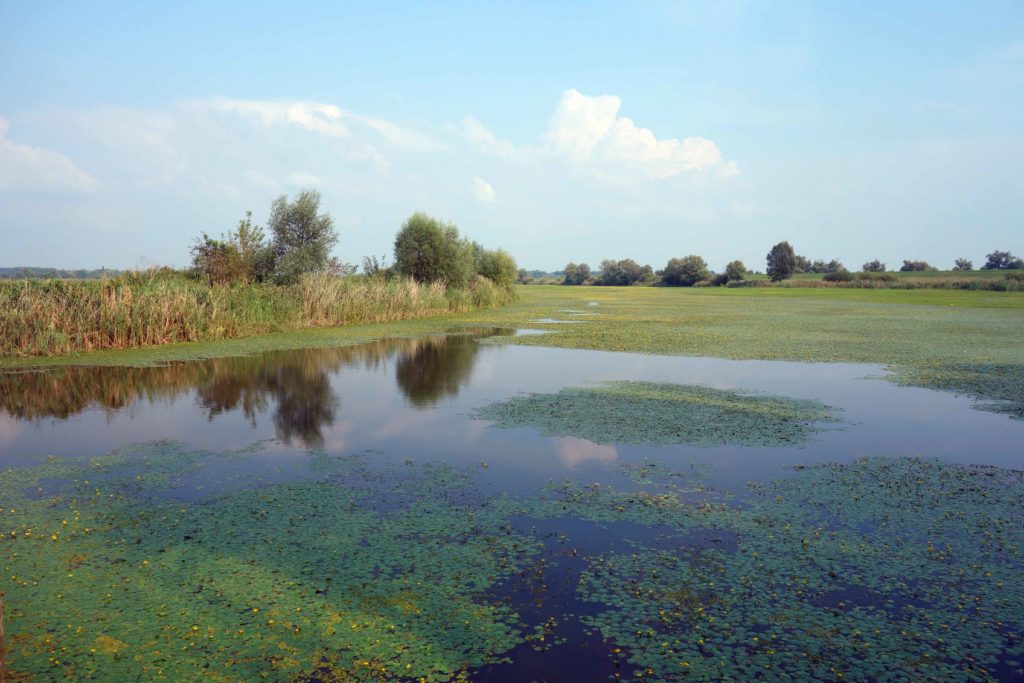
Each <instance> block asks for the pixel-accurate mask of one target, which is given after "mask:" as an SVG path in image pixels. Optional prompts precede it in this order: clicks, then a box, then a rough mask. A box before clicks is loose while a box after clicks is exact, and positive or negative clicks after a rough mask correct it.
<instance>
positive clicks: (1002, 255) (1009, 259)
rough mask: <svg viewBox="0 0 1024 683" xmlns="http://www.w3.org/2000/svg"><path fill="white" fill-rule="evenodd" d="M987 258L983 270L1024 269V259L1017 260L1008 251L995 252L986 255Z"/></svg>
mask: <svg viewBox="0 0 1024 683" xmlns="http://www.w3.org/2000/svg"><path fill="white" fill-rule="evenodd" d="M985 258H986V259H988V260H987V261H986V262H985V265H983V266H982V267H981V269H982V270H1017V269H1020V268H1024V259H1019V258H1016V257H1015V256H1014V255H1013V254H1011V253H1010V252H1008V251H993V252H992V253H991V254H986V255H985Z"/></svg>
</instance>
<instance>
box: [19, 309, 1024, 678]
mask: <svg viewBox="0 0 1024 683" xmlns="http://www.w3.org/2000/svg"><path fill="white" fill-rule="evenodd" d="M513 334H515V332H514V331H513V330H506V329H488V330H474V331H470V332H469V333H462V334H453V335H450V336H435V337H427V338H421V339H403V340H390V341H380V342H375V343H371V344H366V345H361V346H354V347H346V348H338V349H310V350H303V351H281V352H273V353H267V354H263V355H259V356H253V357H244V358H226V359H216V360H208V361H201V362H188V363H184V362H183V363H170V364H167V365H164V366H160V367H151V368H101V367H70V368H62V369H52V370H40V371H31V372H19V373H4V374H0V467H3V468H8V467H15V468H18V467H26V466H29V465H32V464H34V463H37V462H39V457H40V456H45V455H56V456H64V457H69V458H89V457H93V456H96V455H100V454H103V453H107V452H109V451H113V450H116V449H119V448H123V447H125V446H126V445H128V444H132V443H144V442H152V441H157V440H174V441H177V442H180V443H182V444H183V445H184V447H186V448H190V449H201V450H203V451H210V452H215V453H220V452H224V451H235V450H239V449H245V448H247V447H250V446H252V444H254V443H257V442H260V443H261V448H260V450H259V451H258V452H254V453H252V454H251V455H248V456H246V457H245V458H244V459H238V458H231V457H217V456H210V457H209V458H206V459H205V460H204V461H203V462H202V463H201V465H200V466H199V468H198V469H197V470H196V471H195V472H194V473H192V474H190V475H188V476H186V477H185V478H184V479H183V480H182V481H180V482H178V483H177V484H176V485H175V486H173V487H171V488H170V489H168V490H166V491H164V492H162V493H161V494H160V496H162V497H164V498H168V497H170V498H176V499H181V500H183V501H202V500H206V499H208V498H209V496H211V495H213V494H216V493H218V492H224V491H229V490H232V489H234V488H238V487H245V486H250V487H251V486H269V485H271V484H273V483H276V482H283V481H290V480H311V479H316V478H317V477H318V476H319V475H318V473H317V470H316V466H315V464H314V463H313V461H312V460H311V458H310V457H309V455H308V454H309V453H310V452H311V450H312V451H319V450H323V451H326V452H328V453H364V454H367V457H368V458H369V459H370V460H371V461H372V460H377V459H379V460H381V461H384V460H387V461H389V462H405V461H411V462H413V463H416V464H425V463H431V462H444V463H448V464H450V465H453V466H456V467H457V468H466V469H470V470H472V472H473V473H474V475H473V476H474V477H476V478H477V480H478V481H479V483H480V486H481V488H482V490H484V491H486V492H487V493H489V494H509V495H512V496H516V497H528V496H530V495H531V494H532V493H533V492H535V491H537V490H538V488H540V487H542V486H543V485H545V484H546V483H547V482H550V481H561V480H565V479H571V480H575V481H578V482H585V483H593V482H599V483H601V484H610V485H613V486H615V487H617V488H618V489H620V490H634V489H636V488H637V487H638V485H637V484H636V482H635V481H633V480H631V479H630V478H629V477H628V476H627V473H626V472H624V470H623V467H622V466H623V465H630V464H631V465H636V464H640V463H654V464H656V465H665V466H667V467H674V468H679V467H689V466H690V465H691V464H695V465H697V466H699V467H700V470H701V472H703V473H705V474H704V476H705V477H706V482H707V483H708V484H709V485H710V487H712V488H714V489H716V490H718V491H722V492H727V493H730V494H733V495H734V496H736V497H737V498H736V500H739V501H742V500H744V497H745V496H748V495H749V489H748V486H747V485H748V483H750V482H772V481H775V480H779V479H787V478H792V477H794V476H796V473H797V472H800V471H801V469H796V470H795V469H793V466H794V465H797V466H805V467H806V466H812V465H815V464H817V463H824V462H841V463H844V462H845V463H849V462H853V461H854V460H855V459H857V458H860V457H861V456H876V455H881V456H887V457H898V456H916V455H924V456H928V457H933V458H938V459H940V460H942V461H946V462H951V463H960V464H965V465H975V464H981V465H994V466H998V467H1001V468H1012V469H1022V468H1024V448H1022V446H1021V444H1022V443H1024V421H1019V420H1012V419H1008V418H1007V417H1006V416H1005V415H1000V414H995V413H989V412H984V411H980V410H975V409H973V408H972V404H971V401H970V400H969V399H968V398H965V397H960V396H956V395H953V394H949V393H943V392H936V391H930V390H925V389H918V388H910V387H902V386H898V385H896V384H893V383H890V382H888V381H884V379H883V377H884V375H885V374H886V371H885V370H884V369H883V368H881V367H878V366H871V365H858V364H803V363H790V362H776V361H734V360H723V359H713V358H687V357H665V356H648V355H636V354H623V353H610V352H597V351H577V350H566V349H556V348H543V347H521V346H515V345H508V344H504V343H502V341H503V339H504V338H506V337H508V336H510V335H513ZM485 340H486V341H485ZM610 380H645V381H654V382H673V383H680V384H700V385H706V386H710V387H714V388H719V389H742V390H751V391H760V392H770V393H773V394H779V395H783V396H788V397H792V398H799V399H816V400H819V401H822V402H824V403H825V404H827V405H829V406H832V407H834V408H836V409H838V411H839V414H840V417H841V419H842V422H841V423H839V424H835V425H827V426H825V428H824V429H823V430H822V431H820V432H817V433H814V434H812V436H811V438H810V440H809V441H808V442H807V443H806V444H804V445H802V446H800V447H793V448H778V447H775V448H749V447H735V446H728V445H723V446H719V447H712V448H696V447H688V446H685V445H678V446H663V447H648V446H638V445H622V444H596V443H591V442H589V441H586V440H584V439H579V438H570V437H554V438H549V437H544V436H541V435H539V434H537V433H536V432H534V431H533V430H530V429H493V428H491V427H490V424H489V423H487V422H485V421H482V420H477V419H474V418H473V417H472V415H473V413H474V410H475V409H477V408H479V407H482V406H484V405H487V404H489V403H491V402H494V401H500V400H503V399H505V398H508V397H510V396H513V395H516V394H518V393H521V392H538V393H540V392H543V393H548V392H557V391H559V390H560V389H562V388H565V387H570V386H579V385H586V384H588V383H593V382H600V381H610ZM254 482H255V483H254ZM59 490H60V482H59V481H55V482H47V483H46V485H45V486H42V487H41V490H40V491H37V492H36V495H38V496H47V495H52V494H53V493H54V492H56V491H59ZM378 502H379V505H380V508H381V510H382V512H386V511H387V510H388V509H390V508H389V507H388V506H389V505H397V503H394V504H389V503H388V502H387V497H386V496H385V495H381V496H380V498H379V500H378ZM0 503H2V501H0ZM513 526H514V527H515V528H516V529H517V530H518V531H520V532H522V533H524V534H526V535H528V536H530V537H532V538H535V539H539V540H540V541H542V542H543V548H544V549H543V551H542V553H541V557H543V558H545V563H544V564H543V565H539V566H541V569H539V570H537V571H535V572H534V574H533V575H530V574H529V573H527V574H524V575H521V576H519V575H517V576H515V577H511V578H509V579H507V580H504V581H502V582H499V584H498V585H497V586H496V587H492V589H491V593H490V595H491V598H492V599H493V600H495V601H497V603H498V604H504V605H508V606H510V607H512V608H513V609H515V610H516V611H517V613H518V614H519V615H520V617H521V619H522V620H523V622H524V623H529V624H534V625H536V624H543V623H544V622H545V620H547V619H552V618H556V617H558V618H559V619H560V625H559V626H558V627H556V628H553V630H552V634H555V632H557V635H558V638H561V639H563V640H564V641H565V642H562V643H560V644H558V645H555V646H553V647H547V646H545V648H546V649H543V650H542V651H538V650H537V649H536V648H534V647H532V646H531V645H529V644H523V645H520V646H518V647H517V648H516V649H514V650H513V651H512V652H511V653H509V656H510V657H511V658H512V659H513V660H514V661H513V664H492V665H488V666H486V667H484V668H482V669H480V670H478V671H477V672H476V677H477V679H479V680H494V681H518V680H567V679H576V680H598V679H602V678H607V677H609V676H610V677H615V676H616V675H621V676H623V677H630V676H632V675H633V673H634V672H635V670H637V668H636V667H635V666H631V665H629V664H628V663H627V662H626V660H625V658H626V656H627V655H626V654H625V653H624V654H622V655H621V657H618V658H617V657H614V656H613V657H608V656H607V652H608V650H609V648H610V647H611V646H610V645H609V644H608V643H607V642H606V641H605V639H604V638H602V637H601V635H600V634H597V633H595V632H594V630H593V629H588V628H584V626H582V625H581V623H580V622H579V620H578V617H579V616H581V615H595V614H598V613H599V612H601V610H602V607H601V605H598V604H595V603H593V602H584V601H582V600H581V599H580V596H579V595H577V594H576V592H575V587H576V585H577V584H578V583H579V579H580V576H581V572H583V571H584V570H585V569H586V568H587V566H588V565H587V560H586V559H585V558H588V557H596V556H599V555H602V554H607V553H609V552H611V553H613V554H614V553H622V552H628V549H629V548H633V547H635V546H633V545H630V544H636V543H639V544H641V545H644V546H645V547H649V548H677V549H678V548H683V547H687V546H688V544H689V545H695V546H697V547H705V548H706V547H714V548H723V547H725V548H728V547H734V546H735V540H734V539H733V538H732V536H731V535H730V533H731V532H728V531H724V530H721V529H719V530H706V531H705V532H699V533H696V532H695V533H696V535H695V536H693V537H692V538H691V539H690V540H687V541H681V540H680V539H679V537H678V532H677V531H672V530H669V529H667V528H664V527H660V526H658V525H641V524H636V523H633V522H629V521H625V520H619V521H605V522H600V521H593V520H586V519H561V520H559V519H555V520H551V519H535V518H531V517H529V516H525V517H520V518H517V519H516V520H514V525H513ZM694 539H696V540H694ZM624 544H625V545H624ZM645 544H646V545H645ZM624 548H625V550H623V549H624ZM680 552H682V551H680ZM538 585H541V586H544V587H545V588H544V590H543V591H541V593H542V595H541V598H540V600H539V602H538V601H537V600H536V598H537V590H536V587H537V586H538ZM835 594H841V593H835ZM829 595H832V594H829ZM826 598H827V596H826ZM833 602H835V601H833ZM566 614H572V615H573V616H572V617H565V615H566ZM11 628H14V627H13V626H12V627H11ZM995 664H996V663H993V665H995ZM998 666H999V667H1001V668H998V669H997V673H998V677H1000V678H1005V679H1007V680H1010V679H1013V680H1016V679H1017V674H1016V673H1014V671H1015V669H1014V667H1013V666H1012V665H1009V664H1005V662H1002V660H1001V663H999V664H998ZM640 670H642V667H641V669H640Z"/></svg>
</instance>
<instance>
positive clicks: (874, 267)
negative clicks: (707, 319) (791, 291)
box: [519, 242, 1024, 287]
mask: <svg viewBox="0 0 1024 683" xmlns="http://www.w3.org/2000/svg"><path fill="white" fill-rule="evenodd" d="M986 259H987V260H986V262H985V264H984V265H983V266H982V267H981V270H1011V269H1024V259H1020V258H1017V257H1015V256H1013V255H1012V254H1011V253H1010V252H1008V251H994V252H992V253H991V254H988V255H987V256H986ZM766 266H767V267H766V273H767V274H768V276H769V277H770V278H771V279H772V280H773V281H776V282H778V281H781V280H786V279H789V278H790V277H792V276H793V275H796V274H798V273H821V274H823V275H824V279H825V280H830V281H842V280H847V279H852V278H853V275H852V273H850V271H849V270H848V269H847V268H846V266H844V265H843V263H842V261H840V260H839V259H831V260H829V261H825V260H823V259H818V260H814V261H812V260H811V259H809V258H807V257H806V256H801V255H799V254H797V253H796V251H795V250H794V249H793V247H792V245H790V243H789V242H779V243H778V244H776V245H775V246H774V247H772V249H771V251H769V252H768V256H767V258H766ZM973 269H974V265H973V263H972V262H971V261H970V260H968V259H963V258H958V259H956V262H955V264H954V267H953V270H956V271H969V270H973ZM861 270H862V271H863V272H865V273H884V272H886V265H885V264H884V263H882V262H881V261H879V260H878V259H875V260H873V261H868V262H867V263H865V264H864V265H863V266H861ZM899 270H900V271H902V272H914V271H936V270H938V269H937V268H935V267H933V266H931V265H930V264H928V263H927V262H925V261H915V260H909V259H908V260H905V261H903V265H902V266H901V267H900V269H899ZM752 274H754V273H752V272H751V271H750V270H748V269H747V267H746V265H744V263H743V262H742V261H740V260H734V261H730V262H729V263H728V264H726V266H725V268H724V269H723V270H722V272H721V273H716V272H714V271H712V270H711V269H710V268H709V266H708V264H707V262H706V261H705V260H704V259H703V258H702V257H700V256H698V255H696V254H690V255H689V256H683V257H681V258H671V259H669V260H668V263H666V264H665V267H664V268H662V269H661V270H657V271H656V270H654V269H653V268H652V267H651V266H650V265H643V266H641V265H640V264H639V263H637V262H636V261H634V260H633V259H628V258H627V259H622V260H619V261H617V260H614V259H605V260H604V261H602V262H601V266H600V268H599V269H598V270H597V271H594V270H592V269H591V267H590V266H589V265H588V264H586V263H575V262H570V263H567V264H566V265H565V269H564V270H563V271H562V277H561V284H563V285H617V286H623V285H658V284H660V285H667V286H674V287H692V286H694V285H697V284H707V285H727V284H729V283H730V282H739V281H741V280H744V279H746V278H747V277H748V276H750V275H752ZM531 277H532V276H531V274H530V273H529V272H527V271H525V270H521V271H519V281H520V282H524V283H525V282H528V281H529V280H530V279H531Z"/></svg>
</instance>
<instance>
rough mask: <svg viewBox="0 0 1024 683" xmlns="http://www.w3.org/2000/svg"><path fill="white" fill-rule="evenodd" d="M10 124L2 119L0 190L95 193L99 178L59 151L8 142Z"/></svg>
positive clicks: (0, 117)
mask: <svg viewBox="0 0 1024 683" xmlns="http://www.w3.org/2000/svg"><path fill="white" fill-rule="evenodd" d="M10 127H11V124H10V122H9V121H8V120H7V119H5V118H3V117H2V116H0V191H18V190H20V191H28V192H55V191H56V192H92V191H93V190H94V189H95V188H96V179H95V178H93V177H92V176H91V175H89V174H88V173H86V172H85V171H83V170H82V169H80V168H78V166H76V165H75V163H74V162H73V161H71V159H69V158H67V157H66V156H64V155H63V154H61V153H60V152H54V151H53V150H49V149H43V148H41V147H30V146H28V145H23V144H20V143H17V142H14V141H13V140H9V139H7V131H8V130H10Z"/></svg>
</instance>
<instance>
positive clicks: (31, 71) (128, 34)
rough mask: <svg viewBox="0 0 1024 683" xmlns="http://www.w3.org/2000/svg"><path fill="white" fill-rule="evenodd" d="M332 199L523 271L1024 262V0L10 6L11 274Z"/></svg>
mask: <svg viewBox="0 0 1024 683" xmlns="http://www.w3.org/2000/svg"><path fill="white" fill-rule="evenodd" d="M307 188H313V189H316V190H318V191H319V192H320V193H321V194H322V204H321V208H322V209H323V210H325V211H327V212H329V213H330V214H331V215H332V216H333V217H334V221H335V226H336V227H337V229H338V232H339V236H340V239H339V242H338V245H337V247H336V248H335V252H334V253H335V255H337V256H338V257H339V258H340V259H341V260H342V261H345V262H348V263H359V262H361V260H362V258H363V257H364V256H367V255H375V256H377V257H380V256H386V257H388V259H389V260H390V257H391V252H392V245H393V240H394V235H395V233H396V232H397V230H398V229H399V228H400V227H401V224H402V222H403V221H404V220H405V219H406V218H407V217H408V216H409V215H410V214H412V213H413V212H416V211H425V212H427V213H428V214H431V215H433V216H435V217H437V218H439V219H442V220H444V221H448V222H452V223H455V224H456V225H458V226H459V228H460V230H461V231H462V232H463V234H465V235H468V236H469V237H471V238H472V239H474V240H476V241H478V242H481V243H483V244H484V245H485V246H487V247H502V248H504V249H506V250H508V251H509V252H510V253H511V254H512V255H513V256H515V258H516V259H517V261H518V262H519V264H520V266H521V267H525V268H528V269H540V270H556V269H561V268H562V267H563V266H564V265H565V264H566V263H567V262H569V261H572V262H577V263H579V262H586V263H589V264H590V265H591V266H597V265H598V264H599V263H600V262H601V261H602V260H603V259H608V258H614V259H623V258H632V259H634V260H636V261H638V262H640V263H642V264H644V263H649V264H651V265H652V266H654V267H655V268H656V269H657V268H660V267H663V266H664V264H665V262H666V261H667V260H668V259H669V258H672V257H680V256H685V255H687V254H699V255H701V256H703V257H704V258H705V259H706V260H707V261H708V263H709V265H710V266H711V267H712V269H715V270H721V269H722V268H724V265H725V263H726V262H728V261H730V260H732V259H737V258H738V259H741V260H743V261H744V262H745V263H746V264H747V266H748V267H750V268H754V269H763V268H764V262H765V255H766V253H767V252H768V250H769V249H770V248H771V246H772V245H773V244H775V243H776V242H779V241H781V240H788V241H789V242H790V243H792V244H793V245H794V247H795V248H796V251H797V253H799V254H804V255H806V256H808V257H810V258H812V259H818V258H821V259H826V260H829V259H833V258H838V259H840V260H841V261H843V263H845V264H846V265H847V267H849V268H851V269H855V268H859V267H860V264H862V263H864V262H865V261H869V260H872V259H875V258H878V259H881V260H882V261H883V262H885V263H887V264H888V265H889V267H890V268H891V269H895V268H896V267H898V265H899V264H900V263H901V261H902V260H903V259H915V260H927V261H929V262H931V263H932V264H933V265H936V266H939V267H944V268H949V267H951V266H952V263H953V260H954V259H955V258H958V257H965V258H970V259H972V260H973V261H974V262H975V265H976V266H979V265H981V263H983V262H984V255H985V254H986V253H988V252H990V251H993V250H996V249H1000V250H1010V251H1013V252H1014V253H1017V254H1024V225H1022V220H1021V216H1022V215H1024V3H1022V2H1020V1H1019V0H1013V1H1010V2H986V1H978V2H961V3H948V2H914V3H911V2H893V1H886V2H856V3H855V2H828V1H826V2H820V1H818V2H764V3H761V2H744V1H741V0H733V1H722V2H708V3H688V2H687V3H670V2H653V3H607V4H605V3H586V4H585V3H577V2H556V3H550V2H538V3H530V2H510V3H502V2H491V3H454V2H453V3H438V4H434V3H408V4H400V3H381V2H373V3H365V4H361V3H357V2H352V3H326V2H324V3H304V2H290V3H263V2H259V1H258V0H257V1H250V2H244V3H242V2H218V3H210V2H186V1H178V2H154V3H139V2H132V3H128V2H125V3H111V2H102V1H99V0H97V1H94V2H89V3H83V2H56V1H54V2H47V3H32V2H16V1H14V0H0V238H2V239H0V266H51V267H58V268H98V267H108V268H136V267H147V266H152V265H169V266H175V267H177V266H184V265H187V264H188V261H189V250H188V248H189V245H190V243H191V242H192V241H193V240H194V239H195V238H197V237H198V236H199V235H200V234H201V233H202V232H204V231H205V232H207V233H210V234H212V235H218V234H220V233H223V232H226V231H229V230H231V229H233V228H234V227H235V226H236V225H237V223H238V221H239V220H240V219H241V218H243V217H244V215H245V212H246V211H249V210H251V211H252V212H253V218H254V219H255V221H256V222H257V223H260V224H264V225H265V222H266V218H267V215H268V212H269V208H270V204H271V202H272V201H273V200H274V199H275V198H276V197H278V196H280V195H282V194H286V195H289V196H294V195H295V193H297V192H299V191H300V190H302V189H307Z"/></svg>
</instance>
